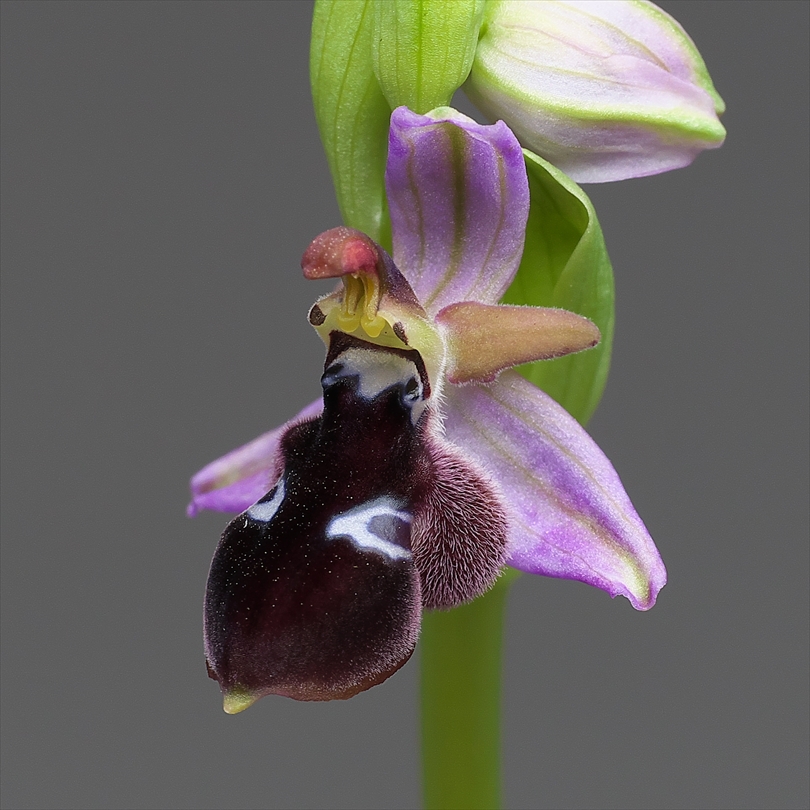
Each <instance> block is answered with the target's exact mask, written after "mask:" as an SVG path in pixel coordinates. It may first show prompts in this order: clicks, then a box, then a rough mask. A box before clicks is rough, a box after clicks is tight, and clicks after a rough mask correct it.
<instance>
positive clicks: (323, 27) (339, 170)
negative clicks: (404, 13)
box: [309, 0, 391, 247]
mask: <svg viewBox="0 0 810 810" xmlns="http://www.w3.org/2000/svg"><path fill="white" fill-rule="evenodd" d="M373 34H374V6H373V3H372V2H371V0H318V2H316V3H315V12H314V14H313V18H312V45H311V50H310V61H309V67H310V80H311V82H312V100H313V103H314V106H315V117H316V119H317V121H318V129H319V130H320V133H321V140H322V141H323V147H324V150H325V151H326V157H327V159H328V161H329V169H330V170H331V172H332V181H333V182H334V184H335V192H336V194H337V200H338V205H339V206H340V213H341V214H342V215H343V219H344V221H345V223H346V224H347V225H350V226H351V227H353V228H357V229H358V230H361V231H364V232H365V233H367V234H368V235H369V236H370V237H371V238H372V239H374V240H375V241H377V242H380V243H381V244H382V245H384V246H388V247H390V242H391V236H390V225H389V224H388V215H387V212H386V203H385V183H384V174H385V155H386V151H387V142H388V119H389V118H390V116H391V108H390V107H389V106H388V102H387V101H386V100H385V96H384V95H383V93H382V90H380V85H379V84H378V82H377V79H376V78H375V76H374V69H373V66H372V59H371V51H372V37H373Z"/></svg>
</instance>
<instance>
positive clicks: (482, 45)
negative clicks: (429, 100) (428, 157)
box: [464, 0, 725, 183]
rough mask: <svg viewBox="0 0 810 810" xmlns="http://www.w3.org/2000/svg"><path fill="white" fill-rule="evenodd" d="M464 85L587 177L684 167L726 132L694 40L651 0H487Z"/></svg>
mask: <svg viewBox="0 0 810 810" xmlns="http://www.w3.org/2000/svg"><path fill="white" fill-rule="evenodd" d="M464 89H465V91H466V92H467V94H468V95H469V96H470V98H471V99H472V100H473V102H474V103H475V104H476V105H477V106H478V107H479V108H480V109H481V110H482V111H483V112H484V113H485V114H487V115H489V116H490V117H491V118H493V119H503V120H504V121H505V122H506V123H507V124H508V125H509V127H510V128H511V129H512V130H513V131H514V133H515V134H516V135H517V137H518V140H520V142H521V143H522V144H523V145H524V146H525V147H527V148H529V149H531V150H533V151H534V152H536V153H537V154H539V155H541V156H542V157H544V158H546V159H547V160H549V161H550V162H551V163H552V164H554V165H555V166H557V167H558V168H560V169H562V170H563V171H564V172H566V173H567V174H568V175H570V176H571V177H572V178H573V179H574V180H577V181H578V182H586V183H599V182H606V181H611V180H622V179H625V178H628V177H643V176H646V175H651V174H659V173H661V172H665V171H668V170H670V169H677V168H680V167H683V166H687V165H689V164H690V163H691V162H692V161H693V160H694V159H695V157H696V156H697V155H698V153H700V152H701V151H702V150H704V149H714V148H717V147H718V146H720V145H721V144H722V143H723V140H724V138H725V129H724V128H723V126H722V124H721V123H720V121H719V120H718V115H720V114H721V113H722V112H723V110H724V104H723V101H722V99H721V98H720V97H719V95H718V94H717V92H716V90H715V89H714V86H713V85H712V81H711V78H710V77H709V74H708V71H707V70H706V66H705V64H704V62H703V59H702V58H701V56H700V54H699V53H698V50H697V48H696V47H695V45H694V43H693V42H692V40H691V39H690V38H689V36H688V35H687V34H686V32H685V31H684V30H683V28H681V26H680V25H679V24H678V23H677V22H676V21H675V20H674V19H673V18H672V17H670V16H669V15H668V14H666V13H665V12H664V11H662V10H661V9H660V8H658V7H657V6H655V5H654V4H652V3H649V2H623V1H622V2H619V1H618V0H617V1H616V2H594V1H592V0H589V1H588V2H581V1H576V0H575V1H573V2H543V1H542V0H521V2H514V1H513V0H512V1H510V0H489V2H488V3H487V6H486V9H485V14H484V21H483V23H482V26H481V34H480V39H479V42H478V48H477V50H476V54H475V60H474V62H473V67H472V71H471V73H470V76H469V79H468V80H467V82H466V84H465V86H464Z"/></svg>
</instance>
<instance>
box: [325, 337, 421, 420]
mask: <svg viewBox="0 0 810 810" xmlns="http://www.w3.org/2000/svg"><path fill="white" fill-rule="evenodd" d="M333 368H334V369H335V371H332V369H333ZM341 377H357V378H358V380H359V385H358V388H357V393H358V395H359V396H360V397H362V398H363V399H365V400H368V401H371V400H372V399H374V398H375V397H377V396H379V395H380V394H381V393H383V391H385V390H387V389H388V388H391V387H392V386H395V385H400V386H405V388H406V391H407V393H406V395H405V403H404V404H406V405H407V406H408V407H410V408H411V421H412V423H413V424H416V423H417V422H418V421H419V417H420V416H421V415H422V412H423V411H424V410H425V407H426V404H427V403H426V402H425V399H424V389H423V386H422V380H421V379H420V376H419V370H418V369H417V367H416V364H415V363H414V362H413V361H411V360H408V359H407V358H405V357H402V356H401V355H398V354H395V353H393V352H390V351H386V350H385V349H383V348H379V349H358V348H355V349H347V350H346V351H345V352H342V353H341V354H340V355H339V356H338V357H337V358H336V360H335V363H334V365H333V366H332V367H330V368H329V369H327V370H326V372H325V374H324V376H323V380H324V383H325V384H328V383H330V382H332V381H333V380H338V379H340V378H341Z"/></svg>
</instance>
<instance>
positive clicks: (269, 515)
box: [247, 478, 284, 523]
mask: <svg viewBox="0 0 810 810" xmlns="http://www.w3.org/2000/svg"><path fill="white" fill-rule="evenodd" d="M283 500H284V479H283V478H282V479H281V480H280V481H279V482H278V484H276V491H275V493H273V497H272V498H271V499H270V500H269V501H264V502H262V503H254V504H253V506H251V507H250V509H248V510H247V515H248V517H249V518H252V519H253V520H257V521H259V522H260V523H269V522H270V521H271V520H272V519H273V518H274V517H275V514H276V512H278V508H279V506H281V502H282V501H283Z"/></svg>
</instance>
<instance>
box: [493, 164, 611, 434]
mask: <svg viewBox="0 0 810 810" xmlns="http://www.w3.org/2000/svg"><path fill="white" fill-rule="evenodd" d="M523 154H524V157H525V159H526V171H527V172H528V175H529V194H530V197H531V205H530V208H529V220H528V222H527V224H526V243H525V246H524V249H523V259H522V260H521V262H520V268H519V269H518V273H517V276H515V280H514V281H513V282H512V284H511V286H510V287H509V289H508V290H507V291H506V295H505V296H504V298H503V301H504V303H508V304H529V305H532V306H542V307H559V308H560V309H568V310H571V311H572V312H576V313H577V314H579V315H584V316H585V317H586V318H590V319H591V320H592V321H593V322H594V323H595V324H596V325H597V326H598V327H599V330H600V331H601V333H602V340H601V342H600V343H599V345H598V346H596V348H594V349H589V350H588V351H584V352H580V353H579V354H572V355H568V356H567V357H560V358H558V359H556V360H543V361H541V362H537V363H530V364H527V365H525V366H521V367H520V368H519V369H518V370H519V371H520V372H521V374H523V376H524V377H526V379H527V380H529V381H530V382H532V383H534V384H535V385H537V386H538V387H539V388H542V389H543V390H544V391H545V392H546V393H547V394H549V395H550V396H552V397H554V399H555V400H557V402H559V403H560V405H562V406H563V407H564V408H565V409H566V410H567V411H568V412H569V413H570V414H572V415H573V416H574V417H576V418H577V419H578V420H579V421H580V423H582V424H585V423H586V422H587V421H588V419H590V417H591V415H592V414H593V412H594V411H595V410H596V406H597V405H598V404H599V400H600V399H601V397H602V392H603V391H604V388H605V383H606V382H607V375H608V370H609V368H610V352H611V347H612V344H613V323H614V309H613V301H614V287H613V268H612V267H611V264H610V259H609V257H608V254H607V249H606V247H605V240H604V238H603V236H602V229H601V228H600V226H599V221H598V219H597V218H596V211H594V208H593V205H592V204H591V201H590V200H589V199H588V196H587V195H586V194H585V192H584V191H583V190H582V189H581V188H580V187H579V186H578V185H577V184H576V183H575V182H574V181H573V180H571V179H570V178H569V177H568V176H567V175H565V174H563V172H561V171H560V170H559V169H556V168H555V167H554V166H552V165H551V164H550V163H548V162H546V161H545V160H543V159H542V158H540V157H538V156H537V155H535V154H534V153H533V152H530V151H529V150H528V149H524V150H523Z"/></svg>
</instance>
